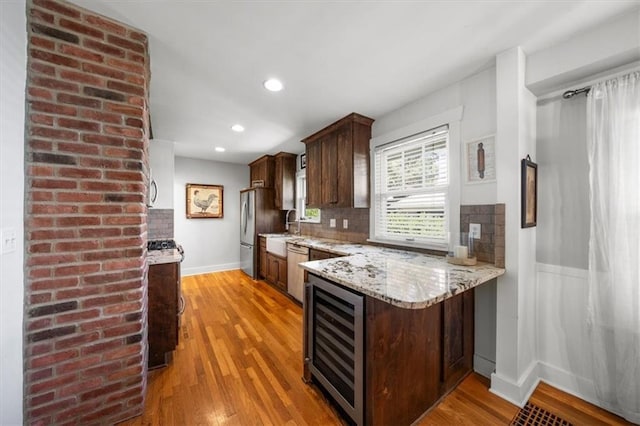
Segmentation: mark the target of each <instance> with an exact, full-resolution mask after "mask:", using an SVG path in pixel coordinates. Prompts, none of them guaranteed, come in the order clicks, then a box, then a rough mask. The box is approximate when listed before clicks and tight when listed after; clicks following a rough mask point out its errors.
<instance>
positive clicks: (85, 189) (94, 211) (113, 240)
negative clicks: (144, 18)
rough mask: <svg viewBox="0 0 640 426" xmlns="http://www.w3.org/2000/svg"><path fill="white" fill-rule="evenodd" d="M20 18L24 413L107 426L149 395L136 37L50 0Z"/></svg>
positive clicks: (143, 152) (141, 55) (144, 163)
mask: <svg viewBox="0 0 640 426" xmlns="http://www.w3.org/2000/svg"><path fill="white" fill-rule="evenodd" d="M27 27H28V28H27V31H28V34H29V44H28V70H27V79H28V81H27V115H26V121H27V122H26V135H27V136H26V139H27V140H26V155H25V161H26V168H25V169H26V174H27V176H26V184H25V192H26V193H25V197H26V208H25V211H26V217H25V247H26V270H25V276H26V288H25V291H26V297H25V315H24V317H25V355H24V368H25V422H26V423H28V424H67V423H68V424H93V423H99V424H113V423H115V422H117V421H119V420H123V419H125V418H128V417H132V416H135V415H137V414H139V413H141V410H142V406H143V404H144V394H145V390H146V368H145V366H146V356H147V355H146V352H147V349H146V345H147V343H146V340H147V338H146V322H147V319H146V311H147V307H146V304H147V302H146V291H147V282H146V239H147V209H146V206H145V197H146V191H147V176H148V159H147V149H148V143H149V142H148V120H147V116H148V114H147V110H146V105H147V99H148V84H149V56H148V48H147V37H146V36H145V35H144V34H142V33H141V32H139V31H137V30H135V29H133V28H130V27H127V26H126V25H123V24H121V23H118V22H115V21H113V20H111V19H107V18H104V17H101V16H99V15H96V14H95V13H92V12H90V11H87V10H85V9H82V8H79V7H77V6H75V5H73V4H71V3H66V2H63V1H58V0H33V1H28V2H27Z"/></svg>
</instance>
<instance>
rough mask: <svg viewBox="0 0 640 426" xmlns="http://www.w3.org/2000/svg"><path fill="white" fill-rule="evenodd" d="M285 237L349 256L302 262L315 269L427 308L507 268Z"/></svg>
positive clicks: (369, 292) (395, 300)
mask: <svg viewBox="0 0 640 426" xmlns="http://www.w3.org/2000/svg"><path fill="white" fill-rule="evenodd" d="M262 236H282V235H281V234H275V235H274V234H265V235H262ZM285 238H287V242H288V243H295V244H298V245H301V246H305V247H309V248H315V249H318V250H324V251H328V252H332V253H335V254H340V255H345V257H338V258H333V259H325V260H316V261H312V262H304V263H300V266H301V267H302V268H304V269H306V270H307V271H309V272H310V273H313V274H315V275H318V276H320V277H322V278H325V279H328V280H330V281H333V282H335V283H338V284H341V285H343V286H345V287H348V288H351V289H353V290H355V291H357V292H359V293H363V294H366V295H369V296H371V297H375V298H376V299H380V300H383V301H385V302H388V303H390V304H392V305H394V306H398V307H401V308H407V309H421V308H426V307H428V306H431V305H434V304H436V303H439V302H442V301H443V300H445V299H448V298H449V297H452V296H454V295H456V294H459V293H462V292H464V291H466V290H469V289H471V288H473V287H476V286H478V285H480V284H482V283H485V282H487V281H489V280H491V279H493V278H496V277H499V276H501V275H503V274H504V273H505V270H504V269H502V268H497V267H495V266H493V265H490V264H487V263H481V262H478V264H477V265H476V266H458V265H452V264H450V263H447V261H446V260H445V259H444V257H439V256H431V255H426V254H421V253H416V252H410V251H405V250H398V249H390V248H385V247H379V246H370V245H365V244H353V243H348V242H344V241H335V240H328V239H323V238H314V237H306V236H297V235H292V236H287V237H285Z"/></svg>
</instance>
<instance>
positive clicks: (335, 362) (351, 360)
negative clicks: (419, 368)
mask: <svg viewBox="0 0 640 426" xmlns="http://www.w3.org/2000/svg"><path fill="white" fill-rule="evenodd" d="M306 292H307V294H306V298H305V299H306V300H305V302H306V303H305V310H307V311H308V312H306V321H307V327H306V328H307V335H306V339H307V342H306V357H307V359H306V362H307V365H308V368H309V371H310V373H311V375H312V376H313V379H314V380H316V381H317V382H318V383H320V384H321V385H322V387H323V388H324V389H325V390H326V391H327V392H328V393H329V394H330V395H331V396H332V397H333V398H334V400H335V402H337V403H338V404H339V405H340V406H341V407H342V409H343V410H344V411H345V412H346V414H348V415H349V416H350V417H351V419H352V420H353V421H354V422H355V423H356V424H358V425H362V424H363V423H364V418H363V416H364V406H363V398H364V376H363V375H364V365H363V360H364V358H363V344H364V336H363V332H364V330H363V320H364V319H363V314H364V312H363V303H364V296H363V295H361V294H358V293H355V292H352V291H349V290H348V289H346V288H343V287H339V286H337V285H335V284H332V283H331V282H329V281H326V280H323V279H322V278H319V277H317V276H315V275H311V274H309V283H308V284H307V287H306Z"/></svg>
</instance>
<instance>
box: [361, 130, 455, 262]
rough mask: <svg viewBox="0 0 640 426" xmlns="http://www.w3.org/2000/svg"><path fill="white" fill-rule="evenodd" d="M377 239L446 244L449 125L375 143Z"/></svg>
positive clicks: (436, 244) (374, 234) (431, 245)
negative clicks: (384, 142) (394, 139)
mask: <svg viewBox="0 0 640 426" xmlns="http://www.w3.org/2000/svg"><path fill="white" fill-rule="evenodd" d="M374 157H375V158H374V161H375V188H374V192H375V201H374V202H375V205H374V209H375V213H374V226H373V229H374V232H373V239H374V240H378V241H387V242H395V243H397V244H404V245H418V246H424V247H431V248H439V249H446V247H447V244H448V233H449V202H450V199H449V198H450V197H449V188H450V185H451V181H450V167H449V164H450V163H451V161H450V153H449V127H448V126H441V127H439V128H436V129H432V130H429V131H426V132H422V133H419V134H417V135H414V136H410V137H407V138H403V139H400V140H396V141H393V142H390V143H387V144H384V145H380V146H378V147H376V148H375V149H374Z"/></svg>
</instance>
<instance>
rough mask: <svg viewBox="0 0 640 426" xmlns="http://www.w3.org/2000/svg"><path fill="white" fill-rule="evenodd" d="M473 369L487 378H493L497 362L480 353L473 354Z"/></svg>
mask: <svg viewBox="0 0 640 426" xmlns="http://www.w3.org/2000/svg"><path fill="white" fill-rule="evenodd" d="M473 371H475V372H476V373H478V374H479V375H481V376H484V377H486V378H487V379H491V374H493V372H494V371H496V363H495V362H494V361H491V360H488V359H486V358H483V357H481V356H480V355H477V354H473Z"/></svg>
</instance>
